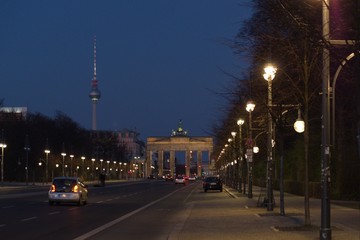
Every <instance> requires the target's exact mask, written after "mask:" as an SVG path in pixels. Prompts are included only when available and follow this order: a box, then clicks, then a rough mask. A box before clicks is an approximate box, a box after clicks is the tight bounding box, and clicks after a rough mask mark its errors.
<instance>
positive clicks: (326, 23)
mask: <svg viewBox="0 0 360 240" xmlns="http://www.w3.org/2000/svg"><path fill="white" fill-rule="evenodd" d="M329 8H330V0H323V1H322V37H323V39H324V41H325V42H329V40H330V10H329ZM329 87H330V53H329V50H328V49H327V48H326V47H325V46H324V47H323V66H322V119H321V227H320V239H324V240H327V239H331V226H330V198H329V191H328V188H329V184H330V170H329V166H328V165H329V162H330V131H329V129H330V123H329V121H330V117H329V116H330V108H329V106H330V103H329Z"/></svg>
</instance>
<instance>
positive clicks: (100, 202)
mask: <svg viewBox="0 0 360 240" xmlns="http://www.w3.org/2000/svg"><path fill="white" fill-rule="evenodd" d="M102 202H104V201H97V202H96V203H102Z"/></svg>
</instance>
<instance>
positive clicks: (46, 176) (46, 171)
mask: <svg viewBox="0 0 360 240" xmlns="http://www.w3.org/2000/svg"><path fill="white" fill-rule="evenodd" d="M44 152H45V155H46V161H45V165H46V166H45V167H46V168H45V179H46V182H48V180H49V172H48V171H49V170H48V164H49V153H50V150H49V147H48V146H46V148H45V150H44Z"/></svg>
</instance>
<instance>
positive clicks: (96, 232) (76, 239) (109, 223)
mask: <svg viewBox="0 0 360 240" xmlns="http://www.w3.org/2000/svg"><path fill="white" fill-rule="evenodd" d="M181 190H183V189H182V188H179V189H177V190H175V191H173V192H171V193H169V194H168V195H165V196H164V197H162V198H159V199H158V200H155V201H153V202H150V203H148V204H146V205H145V206H143V207H141V208H138V209H136V210H134V211H132V212H129V213H127V214H125V215H123V216H121V217H119V218H117V219H115V220H113V221H111V222H108V223H105V224H104V225H102V226H100V227H98V228H95V229H93V230H91V231H90V232H88V233H85V234H83V235H81V236H79V237H77V238H74V239H73V240H84V239H87V238H90V237H92V236H94V235H96V234H98V233H99V232H101V231H104V230H105V229H107V228H110V227H112V226H114V225H115V224H117V223H119V222H122V221H124V220H125V219H127V218H129V217H131V216H133V215H135V214H137V213H139V212H141V211H142V210H144V209H146V208H148V207H151V206H152V205H154V204H156V203H158V202H160V201H162V200H164V199H166V198H168V197H170V196H171V195H173V194H174V193H176V192H178V191H181Z"/></svg>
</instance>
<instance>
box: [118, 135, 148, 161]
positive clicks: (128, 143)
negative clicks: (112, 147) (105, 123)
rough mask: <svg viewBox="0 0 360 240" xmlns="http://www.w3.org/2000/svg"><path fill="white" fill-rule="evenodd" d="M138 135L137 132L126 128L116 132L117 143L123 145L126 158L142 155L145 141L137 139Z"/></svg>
mask: <svg viewBox="0 0 360 240" xmlns="http://www.w3.org/2000/svg"><path fill="white" fill-rule="evenodd" d="M139 136H140V134H139V133H138V132H135V131H133V130H128V129H123V130H122V131H119V132H117V139H118V144H119V145H122V146H125V148H126V151H127V153H128V156H127V157H128V159H133V158H134V157H142V156H143V155H144V152H145V143H144V142H143V141H141V140H140V139H139Z"/></svg>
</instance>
